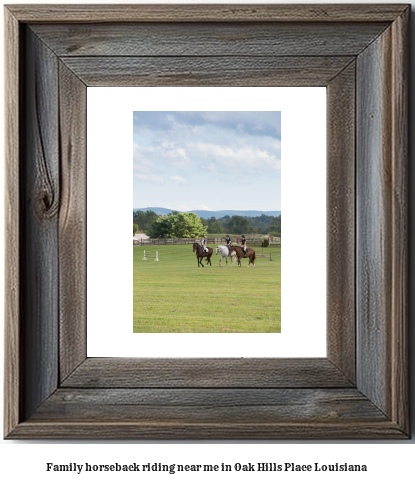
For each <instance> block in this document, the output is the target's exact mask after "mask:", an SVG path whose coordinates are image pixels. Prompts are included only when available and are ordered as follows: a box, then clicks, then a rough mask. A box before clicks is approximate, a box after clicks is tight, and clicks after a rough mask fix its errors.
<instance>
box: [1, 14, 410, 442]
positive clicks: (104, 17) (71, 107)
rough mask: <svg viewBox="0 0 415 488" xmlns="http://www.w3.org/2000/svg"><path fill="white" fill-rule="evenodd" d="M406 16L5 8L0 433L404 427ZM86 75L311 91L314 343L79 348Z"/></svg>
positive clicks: (340, 431)
mask: <svg viewBox="0 0 415 488" xmlns="http://www.w3.org/2000/svg"><path fill="white" fill-rule="evenodd" d="M409 15H410V7H409V6H408V5H402V4H400V5H395V4H382V5H324V6H323V5H321V6H319V5H254V6H253V5H123V6H121V5H103V6H100V8H99V9H98V8H97V7H96V6H95V5H90V6H88V5H68V6H62V5H59V6H58V5H57V6H53V5H43V6H42V5H36V6H27V5H10V6H7V7H6V8H5V23H6V49H7V53H6V73H7V77H6V93H7V99H6V128H7V134H6V141H7V144H6V168H7V170H6V184H7V191H6V232H7V236H6V243H7V249H6V259H7V261H6V262H7V268H6V289H7V301H6V340H5V344H6V351H5V354H6V362H5V364H6V368H5V375H6V378H5V424H4V425H5V432H4V435H5V438H7V439H47V438H53V439H70V438H72V439H94V438H96V439H205V440H209V439H211V440H217V439H242V440H243V439H246V440H254V439H258V440H261V439H327V440H330V439H407V438H408V437H409V435H410V430H409V406H408V402H409V397H408V388H407V378H408V352H407V345H408V340H407V334H408V331H407V325H408V324H407V308H408V303H407V300H408V266H407V264H408V260H407V259H408V258H407V257H408V244H407V236H408V231H407V150H408V114H407V107H408V89H407V77H408V66H407V64H408V22H409ZM93 87H96V88H99V87H125V88H136V87H140V88H142V89H144V88H152V89H153V88H158V87H159V88H163V87H164V88H175V89H177V88H179V87H180V88H182V89H190V88H198V89H200V88H202V87H218V88H219V87H227V88H229V89H236V88H249V89H251V88H254V87H263V88H266V89H271V88H275V87H293V88H294V87H323V88H325V92H326V93H325V100H326V105H325V106H326V140H327V143H326V161H325V169H326V171H325V172H326V174H325V182H324V183H325V187H326V196H325V202H326V203H325V217H324V219H325V220H324V221H325V223H326V225H325V232H324V234H325V236H324V239H325V251H326V252H325V255H326V259H325V263H324V266H325V269H326V300H325V301H326V303H325V322H326V323H325V324H323V326H324V327H325V336H326V354H325V355H322V357H281V356H280V355H278V353H276V354H275V356H272V354H268V353H267V354H263V355H261V354H260V353H258V355H256V356H255V357H247V356H245V355H243V356H242V357H237V356H233V357H232V356H229V357H226V355H225V356H223V355H220V356H219V355H218V357H206V356H203V355H200V356H197V357H184V356H179V357H177V356H176V357H175V356H173V355H172V356H171V357H169V356H168V355H164V356H163V355H157V344H156V352H155V354H152V355H149V356H146V355H145V351H144V352H143V354H141V355H139V356H137V357H109V356H104V357H101V356H96V355H91V354H90V353H89V352H88V351H87V330H88V331H89V329H90V327H92V324H91V322H94V317H93V316H92V317H91V316H90V315H89V313H88V307H89V305H88V303H89V296H90V293H91V292H90V288H89V284H90V283H91V282H93V280H94V279H96V277H94V276H91V274H92V273H91V272H90V271H88V272H87V269H88V268H87V248H88V249H90V245H91V238H92V236H91V235H90V234H89V232H88V233H87V220H89V219H90V216H89V214H88V216H87V209H88V206H89V204H90V193H89V190H88V191H87V188H88V186H87V184H88V180H90V178H91V176H90V174H89V173H88V174H87V169H88V164H89V163H90V156H89V153H87V149H88V139H89V136H88V134H87V119H88V118H89V116H90V115H91V114H88V110H87V106H88V97H89V94H88V93H87V92H88V91H89V90H90V89H91V88H93ZM248 98H251V97H248ZM137 105H138V108H137V109H135V108H134V110H144V109H143V108H142V107H140V103H139V102H138V104H137ZM142 105H144V103H143V104H142ZM163 110H168V108H164V109H163ZM193 110H198V109H197V108H196V109H193ZM251 110H253V111H255V110H257V111H259V110H260V108H255V107H254V108H253V109H251ZM132 111H133V109H132V108H131V112H132ZM131 118H132V113H131ZM282 119H284V112H282ZM130 123H131V119H130ZM129 134H131V132H129ZM302 135H303V134H301V132H300V131H299V134H298V138H299V140H300V139H301V138H302ZM129 137H130V136H129ZM129 147H131V146H129ZM88 150H89V149H88ZM310 150H312V148H310ZM131 158H132V153H131ZM206 164H208V163H206ZM112 171H113V173H114V174H116V173H117V172H118V167H117V164H116V162H114V166H113V168H112ZM140 174H142V173H140ZM174 176H176V178H175V180H172V181H173V182H174V183H178V184H180V183H183V181H182V180H180V178H182V179H184V176H181V175H178V174H175V175H173V177H174ZM96 177H97V178H99V177H100V174H99V173H98V174H97V175H96ZM143 181H144V179H143ZM118 191H119V189H118V188H117V186H116V185H114V188H113V189H112V192H111V194H110V195H108V198H110V199H111V200H112V201H114V204H116V202H117V200H118V199H119V198H120V199H121V198H122V196H121V195H118ZM299 198H300V197H299ZM130 201H131V200H130ZM282 203H283V205H284V202H282ZM130 215H131V214H130ZM87 217H88V218H87ZM97 245H100V246H102V245H105V244H102V243H100V242H97ZM130 248H131V244H130ZM130 256H131V254H130ZM158 264H161V262H160V263H158ZM196 269H197V268H196ZM249 271H251V270H249ZM307 272H309V271H308V270H307V269H305V270H304V273H307ZM108 279H111V277H109V278H108ZM297 279H298V280H301V275H300V276H298V277H297ZM109 299H110V300H111V296H110V297H109ZM305 299H306V297H305V296H304V294H303V293H298V296H296V297H295V300H296V301H297V303H298V308H301V307H304V300H305ZM91 303H92V302H91ZM281 306H282V308H284V300H283V301H282V305H281ZM130 307H131V305H130ZM130 311H131V308H130ZM120 317H121V315H120ZM111 320H112V322H113V324H112V326H113V328H114V329H116V328H120V327H121V326H122V323H121V322H123V319H121V318H119V317H114V318H111ZM129 320H130V322H129V324H128V325H129V327H130V330H131V325H132V324H131V321H132V311H131V314H130V319H129ZM209 320H210V318H209V316H206V317H205V321H206V322H209ZM310 320H311V322H312V320H313V319H312V318H311V319H310ZM148 321H149V323H150V322H151V314H149V319H148ZM87 322H88V325H87ZM88 333H89V332H88ZM133 335H134V336H136V337H140V336H141V334H133V333H132V332H131V336H133ZM170 335H171V336H173V334H170ZM178 335H179V334H178ZM235 335H242V334H235ZM244 335H245V334H244ZM247 335H249V334H247ZM276 335H278V336H281V337H282V336H283V335H284V322H283V323H282V326H281V334H279V333H278V334H276ZM154 336H155V337H156V341H157V336H158V334H154Z"/></svg>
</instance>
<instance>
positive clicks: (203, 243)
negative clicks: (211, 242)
mask: <svg viewBox="0 0 415 488" xmlns="http://www.w3.org/2000/svg"><path fill="white" fill-rule="evenodd" d="M200 244H202V249H203V250H204V251H205V254H207V253H208V249H207V247H206V238H205V236H202V238H201V239H200Z"/></svg>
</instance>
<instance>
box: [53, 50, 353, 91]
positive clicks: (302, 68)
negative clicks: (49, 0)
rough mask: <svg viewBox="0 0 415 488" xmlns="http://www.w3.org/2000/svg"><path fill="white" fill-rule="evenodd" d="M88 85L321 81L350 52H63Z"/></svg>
mask: <svg viewBox="0 0 415 488" xmlns="http://www.w3.org/2000/svg"><path fill="white" fill-rule="evenodd" d="M62 61H63V62H64V63H65V65H66V66H67V67H68V68H69V69H70V70H71V71H73V72H74V73H75V74H76V75H77V76H79V77H80V78H81V79H82V80H83V81H84V82H85V83H87V84H88V86H325V85H326V84H327V83H328V82H329V81H330V80H331V79H332V78H334V77H335V76H336V75H337V74H338V72H339V71H341V70H342V69H343V68H344V67H345V66H347V64H348V63H350V62H351V61H352V58H351V57H348V56H345V57H318V58H314V57H310V58H307V57H306V58H297V57H239V56H235V57H232V62H229V59H228V58H226V57H210V56H209V57H183V58H173V57H150V58H143V57H132V58H130V57H120V58H117V57H92V58H90V57H74V58H67V57H63V58H62Z"/></svg>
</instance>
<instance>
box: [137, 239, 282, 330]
mask: <svg viewBox="0 0 415 488" xmlns="http://www.w3.org/2000/svg"><path fill="white" fill-rule="evenodd" d="M211 247H212V246H211ZM254 249H255V250H256V251H257V254H258V253H259V252H260V250H261V248H260V247H256V248H254ZM144 250H145V251H146V253H155V251H158V252H159V261H158V262H155V261H154V258H151V259H148V260H147V261H143V260H142V258H143V251H144ZM265 252H268V250H265ZM213 253H214V254H213V256H212V267H210V266H208V267H206V266H205V267H204V268H202V267H199V268H198V266H197V259H196V253H194V252H192V245H175V246H174V245H171V246H148V247H146V246H143V247H141V246H134V247H133V265H134V278H133V280H134V283H133V287H134V290H133V296H134V299H133V300H134V303H133V324H134V332H161V333H166V332H174V333H176V332H198V333H204V332H227V333H234V332H281V248H272V258H273V261H269V260H268V259H267V258H257V259H256V261H255V267H252V265H251V266H250V267H249V268H248V267H247V265H248V259H242V261H241V263H242V267H241V268H239V267H238V265H237V263H236V261H235V263H234V265H233V267H232V268H231V267H230V260H229V259H228V267H226V264H225V260H222V267H219V256H216V255H215V250H214V251H213ZM205 261H206V259H204V262H205Z"/></svg>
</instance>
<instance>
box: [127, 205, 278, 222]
mask: <svg viewBox="0 0 415 488" xmlns="http://www.w3.org/2000/svg"><path fill="white" fill-rule="evenodd" d="M137 210H140V211H142V212H147V211H153V212H155V213H156V214H157V215H168V214H169V213H171V212H174V209H170V208H164V207H145V208H133V211H137ZM177 212H179V213H190V212H194V213H195V214H196V215H197V216H198V217H202V218H204V219H210V218H211V217H215V218H216V219H220V218H222V217H225V215H229V217H232V216H234V215H237V216H240V217H259V216H261V215H268V216H271V217H278V216H279V215H281V210H268V211H266V210H189V212H181V211H180V210H177Z"/></svg>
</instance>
